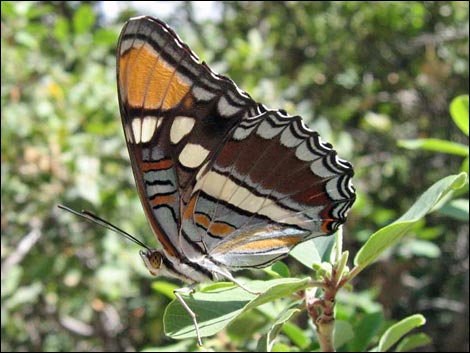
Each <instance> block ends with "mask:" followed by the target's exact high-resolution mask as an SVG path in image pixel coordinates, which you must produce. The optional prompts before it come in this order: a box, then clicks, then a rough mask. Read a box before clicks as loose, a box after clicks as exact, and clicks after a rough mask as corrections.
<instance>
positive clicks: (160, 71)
mask: <svg viewBox="0 0 470 353" xmlns="http://www.w3.org/2000/svg"><path fill="white" fill-rule="evenodd" d="M119 87H120V90H121V92H123V93H124V94H123V97H125V98H127V103H128V104H129V105H130V106H131V107H135V108H141V107H143V108H145V109H158V108H160V107H161V108H162V109H163V110H167V109H170V108H173V107H174V106H175V105H177V104H178V103H180V102H181V100H182V99H183V98H184V96H185V95H186V94H187V93H188V92H189V90H190V88H191V87H190V85H188V84H187V83H186V82H185V81H184V80H183V79H182V78H181V77H180V76H179V75H178V73H177V72H176V71H175V68H174V67H173V66H171V65H170V64H168V63H167V62H165V61H164V60H163V59H162V58H161V57H160V56H159V55H158V54H157V53H156V52H155V51H154V50H153V49H151V48H150V47H149V46H148V45H144V46H143V47H142V48H132V49H130V50H129V51H127V52H126V53H125V54H124V55H122V56H121V57H120V58H119Z"/></svg>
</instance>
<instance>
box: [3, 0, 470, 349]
mask: <svg viewBox="0 0 470 353" xmlns="http://www.w3.org/2000/svg"><path fill="white" fill-rule="evenodd" d="M198 6H199V5H198V4H197V3H193V2H178V3H177V4H176V5H168V3H167V2H155V3H152V4H151V5H150V6H149V7H148V8H146V9H144V10H139V11H137V10H135V9H132V8H127V7H126V6H125V5H119V6H116V9H114V10H116V11H114V12H115V17H113V18H111V17H110V16H109V15H110V13H111V11H110V10H109V9H108V10H106V11H103V7H104V3H100V2H42V1H38V2H12V1H3V2H2V3H1V10H2V11H1V21H2V31H1V46H2V51H1V86H2V90H1V105H2V110H1V124H2V129H1V142H0V144H1V151H2V167H1V173H2V174H1V176H2V177H1V190H2V192H1V205H2V206H1V207H2V217H1V225H2V237H1V249H2V251H1V256H2V290H1V299H2V304H1V312H2V321H1V325H2V326H1V329H2V339H1V340H2V350H14V351H19V350H25V351H33V350H38V351H57V350H60V351H79V350H85V351H89V350H107V351H113V350H114V351H117V350H119V351H126V350H142V349H143V348H144V347H152V348H154V349H155V347H158V348H159V349H161V346H165V345H170V344H174V342H172V341H171V340H169V339H168V338H166V337H165V335H164V334H163V320H162V318H163V315H164V310H165V307H166V306H167V304H168V302H169V301H170V299H169V298H167V297H166V296H165V295H162V294H161V293H160V292H157V291H156V290H154V289H153V288H152V279H151V278H150V277H149V275H148V273H147V272H146V270H145V268H144V266H143V265H142V263H141V260H140V259H139V255H138V249H137V248H136V247H135V246H134V245H132V244H130V243H128V242H126V241H125V240H123V239H117V238H116V235H115V234H110V233H109V232H107V231H104V230H101V229H97V228H96V227H93V226H90V225H89V224H87V223H84V222H82V221H81V220H79V219H76V218H72V217H71V216H69V215H68V214H63V213H61V212H59V210H58V209H57V207H56V205H57V204H59V203H61V204H66V205H68V206H70V207H74V208H77V209H81V208H87V209H91V210H92V211H94V212H96V213H98V214H99V215H100V216H101V217H103V218H106V219H108V220H110V221H111V222H113V223H116V224H117V225H118V226H119V227H121V228H124V229H126V230H128V231H130V232H131V233H133V234H136V235H138V236H139V238H142V239H143V240H144V241H145V242H146V243H148V244H149V245H151V246H156V242H155V240H154V237H153V236H152V235H151V231H150V229H149V227H148V226H147V224H146V220H145V217H144V215H143V212H142V209H141V206H140V202H139V200H138V197H137V193H136V191H135V186H134V181H133V177H132V172H131V169H130V164H129V159H128V156H127V150H126V147H125V142H124V137H123V133H122V127H121V123H120V119H119V113H118V111H119V110H118V107H117V97H116V86H115V56H114V55H115V54H114V53H115V46H116V42H117V37H118V33H119V31H120V29H121V28H122V25H123V23H124V21H125V20H126V19H127V18H129V17H130V16H132V15H136V14H153V15H155V16H158V17H160V18H162V19H163V20H165V21H167V22H168V23H169V24H170V25H171V26H172V27H174V28H175V30H176V31H177V32H178V33H179V35H180V36H181V37H182V38H183V40H184V41H185V42H187V43H188V44H189V45H190V46H191V47H192V48H193V50H194V51H196V52H197V53H198V55H199V56H200V57H201V59H203V60H205V61H207V62H208V63H209V64H210V66H211V67H213V69H214V70H216V71H218V72H221V73H224V74H226V75H229V76H230V77H231V78H232V79H234V80H235V82H237V84H238V85H239V86H240V87H241V88H242V89H244V90H246V91H247V92H249V93H250V94H251V95H252V96H253V97H254V98H255V99H257V100H259V101H262V102H264V103H265V104H267V105H268V106H269V107H273V108H283V109H285V110H286V111H287V112H289V113H290V114H299V115H301V116H302V117H303V118H304V119H305V120H306V121H307V123H308V124H309V125H310V126H311V127H312V128H313V129H315V130H317V131H319V132H320V134H321V135H322V137H323V139H324V140H326V141H329V142H331V143H333V144H334V146H335V148H336V149H337V150H338V151H339V152H340V155H341V156H343V157H344V158H348V159H349V160H351V161H352V163H353V165H354V167H355V171H356V177H355V179H354V183H355V186H356V188H357V190H358V200H357V202H356V204H355V206H354V208H353V210H352V212H351V213H350V215H349V220H348V223H347V226H346V228H345V236H344V239H345V244H344V245H343V249H347V250H349V251H350V253H351V258H353V257H354V255H355V253H356V252H357V250H358V249H359V248H360V247H361V246H362V245H363V244H364V243H365V241H366V240H367V237H368V236H369V235H370V234H372V233H374V232H375V231H376V230H377V229H379V228H381V227H383V226H385V225H387V224H389V223H390V222H391V221H393V220H395V219H396V218H398V217H399V216H400V215H401V214H403V213H404V212H405V211H406V210H407V209H408V208H409V207H410V205H411V204H413V202H414V201H415V200H416V199H417V197H418V196H419V195H420V194H422V192H423V191H424V190H426V189H427V188H428V187H429V186H431V185H432V184H434V183H435V182H436V181H437V180H439V179H441V178H443V177H444V176H446V175H449V174H457V173H458V172H459V171H460V170H462V171H467V172H468V157H464V156H461V155H453V154H449V153H442V150H441V149H440V148H437V151H436V150H434V151H424V150H422V149H414V150H409V149H404V148H402V147H401V146H400V145H398V144H397V141H398V140H406V139H424V138H425V139H429V138H433V139H439V140H442V141H450V142H452V143H455V144H459V145H464V146H468V98H466V99H467V100H466V102H467V103H466V105H465V98H457V100H456V101H453V99H454V98H455V97H460V96H462V95H468V92H469V87H468V82H469V77H468V47H469V45H468V44H469V43H468V2H446V1H440V2H433V1H428V2H377V3H374V4H373V6H371V4H370V3H365V2H364V3H362V2H303V3H302V2H217V3H216V4H215V5H214V7H212V8H210V7H209V8H208V7H206V8H204V9H203V10H201V9H200V8H198ZM201 14H203V15H205V16H202V17H201ZM467 97H468V96H467ZM452 101H453V102H457V103H452V104H450V103H451V102H452ZM449 105H450V112H449ZM465 107H467V108H466V110H465ZM457 116H458V118H457V119H456V117H457ZM465 122H467V125H465ZM465 126H467V127H466V128H465ZM457 196H458V201H459V202H460V204H459V202H457V203H456V204H455V205H454V204H452V206H454V207H452V206H446V207H444V208H442V209H441V210H440V212H439V213H438V212H435V213H433V214H431V215H429V216H428V217H427V218H426V221H420V222H418V223H417V224H415V225H414V226H413V227H412V228H411V229H410V230H409V231H408V233H407V237H406V238H403V240H402V241H400V242H399V243H398V244H397V246H396V247H395V248H393V249H392V250H389V251H387V252H386V254H385V256H384V257H382V258H381V259H380V260H379V261H378V262H377V263H376V264H375V265H373V266H371V267H370V268H369V269H368V270H367V271H364V272H363V273H361V276H359V277H358V279H357V281H356V283H355V288H354V291H352V292H344V293H341V295H340V296H339V298H338V303H337V317H338V320H340V321H342V322H345V323H348V324H349V325H350V326H351V327H352V328H353V332H354V333H355V334H356V336H355V337H353V338H351V340H349V341H347V342H345V343H344V344H343V346H342V347H339V349H340V350H352V348H354V347H360V345H359V343H358V340H359V338H360V337H361V338H362V337H364V339H365V342H367V347H366V349H370V348H372V347H373V346H374V345H378V344H379V342H378V337H380V335H381V334H383V333H384V332H385V330H386V329H387V328H388V327H390V326H391V325H392V324H393V323H394V322H397V321H399V320H400V319H402V318H403V317H406V316H409V315H411V314H415V313H416V312H420V313H422V314H423V315H424V316H425V317H426V320H427V323H426V325H425V326H423V327H422V328H421V329H420V330H421V331H420V332H422V333H427V334H428V335H429V337H432V344H431V345H429V346H427V347H426V349H427V350H434V351H446V350H447V351H468V329H467V324H468V221H466V220H465V215H467V220H468V188H467V189H465V190H463V191H460V194H459V195H457ZM465 201H466V202H467V208H465V207H462V202H465ZM459 205H460V206H459ZM449 215H451V216H452V217H454V218H450V217H449ZM459 215H460V216H459ZM413 241H419V242H418V243H416V242H415V243H414V244H418V245H419V246H415V245H412V244H413V243H412V242H413ZM420 244H421V245H420ZM423 244H427V245H423ZM430 246H431V247H432V246H434V249H438V250H439V251H438V252H436V251H431V252H429V251H423V249H429V248H430ZM320 252H321V250H320ZM430 253H432V254H434V255H432V256H429V254H430ZM319 256H323V254H322V253H319ZM303 258H306V257H305V256H304V257H303ZM321 261H326V260H325V259H322V260H321ZM305 262H307V265H308V266H311V263H310V260H309V259H308V257H307V258H306V260H305ZM312 262H313V261H312ZM285 263H286V264H287V266H288V268H289V273H290V275H291V276H297V275H299V276H305V275H311V274H312V273H311V271H310V270H308V269H307V268H306V267H305V266H304V265H302V264H300V263H298V262H297V261H296V260H293V259H288V260H286V261H285ZM306 271H307V272H306ZM284 272H285V271H284ZM242 275H245V276H250V277H252V278H255V279H268V278H271V277H270V274H268V273H266V272H262V271H253V272H246V273H243V274H242ZM174 285H178V286H179V285H181V284H180V283H178V282H174ZM165 288H166V287H165V286H163V289H161V288H160V289H159V290H161V291H166V292H168V288H166V289H165ZM284 309H285V308H284V307H283V305H282V302H281V303H277V302H274V303H267V304H264V305H262V306H260V307H257V309H255V310H251V311H249V312H246V313H245V314H244V317H242V318H241V319H240V320H237V321H236V322H234V323H233V324H232V325H229V326H228V328H227V329H226V330H225V331H223V333H221V334H220V335H218V336H216V337H215V338H213V339H210V340H209V342H206V343H207V344H209V345H210V346H212V347H214V349H217V350H254V349H256V347H257V343H258V339H259V338H260V337H265V335H268V333H269V328H270V327H271V325H272V323H273V322H274V321H275V320H276V318H278V319H279V320H280V321H282V315H280V316H279V315H278V316H274V317H273V316H270V315H269V313H270V312H276V313H278V314H280V313H281V312H282V310H284ZM371 315H372V316H371ZM373 315H376V316H373ZM371 321H372V322H374V323H376V324H377V333H376V335H374V337H368V338H367V337H365V336H358V335H360V332H365V331H360V330H359V328H360V327H363V326H362V325H364V327H366V326H367V325H368V324H367V323H368V322H369V324H370V322H371ZM237 322H238V323H237ZM247 323H250V325H251V326H248V324H247ZM288 323H289V325H284V326H283V328H282V332H281V333H278V334H277V335H276V341H275V343H274V346H273V349H284V350H286V349H292V350H295V349H298V347H302V348H301V349H302V350H303V349H307V350H308V349H310V350H314V349H317V348H318V345H317V343H316V337H315V335H314V333H313V329H312V327H311V324H310V323H309V322H308V320H307V319H306V316H305V315H304V314H303V313H299V314H296V315H293V319H291V320H289V322H288ZM237 325H238V326H237ZM244 327H245V328H246V329H245V330H243V328H244ZM415 339H416V340H418V341H420V342H422V337H421V336H416V338H415ZM403 342H404V341H402V343H400V344H402V345H403V346H401V347H402V349H403V347H406V344H410V346H415V345H414V344H413V342H411V338H410V341H409V342H408V343H407V342H404V343H403ZM176 344H177V345H176V346H170V347H169V348H168V349H169V350H171V349H179V350H186V349H193V348H194V342H193V341H187V342H186V341H183V342H177V343H176ZM400 344H399V346H397V349H398V348H400ZM360 348H363V347H360Z"/></svg>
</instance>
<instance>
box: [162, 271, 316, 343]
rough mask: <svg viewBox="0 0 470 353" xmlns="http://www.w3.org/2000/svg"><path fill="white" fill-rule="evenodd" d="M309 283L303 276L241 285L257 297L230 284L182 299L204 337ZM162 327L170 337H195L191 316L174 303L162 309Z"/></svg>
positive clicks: (176, 302) (177, 303)
mask: <svg viewBox="0 0 470 353" xmlns="http://www.w3.org/2000/svg"><path fill="white" fill-rule="evenodd" d="M309 280H310V278H308V277H307V278H304V279H296V278H282V279H274V280H270V281H251V282H244V285H245V286H247V287H248V288H249V289H250V290H253V291H255V292H261V293H262V294H260V295H259V296H256V295H254V294H251V293H248V292H247V291H245V290H244V289H242V288H240V287H238V286H236V285H232V286H230V287H211V290H210V291H207V292H196V293H194V294H193V295H191V296H184V297H183V299H184V301H185V302H186V304H187V305H188V306H189V307H190V308H191V310H192V311H193V312H194V313H195V314H196V316H197V321H198V324H199V329H200V332H201V336H202V337H207V336H211V335H213V334H215V333H217V332H219V331H221V330H222V329H224V328H225V327H226V326H227V325H228V324H230V323H231V322H232V321H233V320H235V319H236V318H237V317H238V316H239V315H241V314H242V313H244V312H246V311H248V310H250V309H253V308H255V307H257V306H259V305H262V304H264V303H267V302H270V301H273V300H275V299H278V298H283V297H285V296H287V295H290V294H292V293H294V292H297V291H299V290H301V289H305V288H306V287H307V286H308V282H309ZM206 289H207V287H206ZM164 325H165V333H166V334H167V335H168V336H170V337H172V338H176V339H183V338H188V337H196V332H195V329H194V325H193V321H192V319H191V317H190V316H189V314H188V313H187V312H186V310H185V309H184V308H183V307H182V306H181V304H180V303H179V301H177V300H174V301H172V302H171V303H170V304H169V305H168V306H167V307H166V310H165V315H164Z"/></svg>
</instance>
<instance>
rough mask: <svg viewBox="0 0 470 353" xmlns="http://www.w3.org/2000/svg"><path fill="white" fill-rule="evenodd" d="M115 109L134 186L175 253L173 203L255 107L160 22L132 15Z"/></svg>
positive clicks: (121, 52) (121, 49)
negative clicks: (121, 126) (125, 146)
mask: <svg viewBox="0 0 470 353" xmlns="http://www.w3.org/2000/svg"><path fill="white" fill-rule="evenodd" d="M117 76H118V93H119V103H120V109H121V117H122V121H123V126H124V132H125V135H126V141H127V145H128V149H129V154H130V156H131V161H132V168H133V172H134V176H135V179H136V183H137V188H138V190H139V194H140V196H141V200H142V202H143V204H144V208H145V210H146V214H147V217H148V218H149V220H150V222H151V224H152V228H153V230H154V232H155V233H156V234H157V236H158V239H159V241H160V242H161V243H162V245H163V247H164V249H165V250H167V251H169V252H170V253H171V254H172V255H176V254H179V250H178V248H177V246H176V245H175V244H176V243H177V239H176V237H177V235H178V227H179V219H180V207H181V205H184V204H186V203H187V201H188V199H189V196H190V194H191V191H192V188H193V186H194V184H195V183H196V179H197V175H198V172H199V170H200V169H201V168H202V167H203V166H206V165H207V163H209V164H210V160H211V158H212V156H213V155H214V154H215V153H216V152H217V151H218V150H219V149H220V148H221V147H222V145H223V142H224V139H225V138H226V136H227V134H228V132H229V131H230V130H232V129H233V128H234V126H236V125H237V124H238V123H239V122H240V121H241V120H242V119H243V118H245V117H248V116H254V115H256V114H259V113H260V109H261V107H260V106H258V105H257V104H256V103H255V102H254V101H253V100H252V99H251V98H250V97H249V96H248V95H247V94H246V93H244V92H242V91H241V90H239V89H238V88H237V87H236V85H235V84H234V83H233V82H232V81H231V80H229V79H228V78H225V77H223V76H220V75H217V74H215V73H213V72H212V71H211V70H210V69H209V68H208V67H207V66H206V65H205V64H200V63H199V62H198V59H197V57H196V55H195V54H194V53H193V52H192V51H191V50H190V49H189V48H188V47H187V46H186V45H185V44H184V43H182V42H181V40H180V39H179V38H178V36H177V35H176V34H175V33H174V32H173V30H172V29H170V28H169V27H168V26H167V25H166V24H165V23H163V22H161V21H159V20H157V19H154V18H150V17H141V18H135V19H131V20H130V21H128V22H127V24H126V26H125V27H124V29H123V31H122V33H121V36H120V39H119V45H118V61H117Z"/></svg>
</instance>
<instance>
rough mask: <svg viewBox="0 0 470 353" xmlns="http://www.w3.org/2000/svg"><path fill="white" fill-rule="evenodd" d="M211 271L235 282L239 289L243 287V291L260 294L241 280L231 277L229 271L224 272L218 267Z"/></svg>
mask: <svg viewBox="0 0 470 353" xmlns="http://www.w3.org/2000/svg"><path fill="white" fill-rule="evenodd" d="M212 271H213V272H215V273H217V274H219V275H221V276H223V277H225V278H227V279H228V280H229V281H231V282H233V283H235V284H236V285H237V286H239V287H240V288H241V289H243V290H244V291H246V292H248V293H250V294H254V295H260V294H261V292H256V291H253V290H251V289H250V288H248V287H246V286H245V285H244V284H243V283H242V282H240V281H239V280H237V279H235V277H233V276H232V275H231V274H230V272H224V271H220V270H218V269H212Z"/></svg>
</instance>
